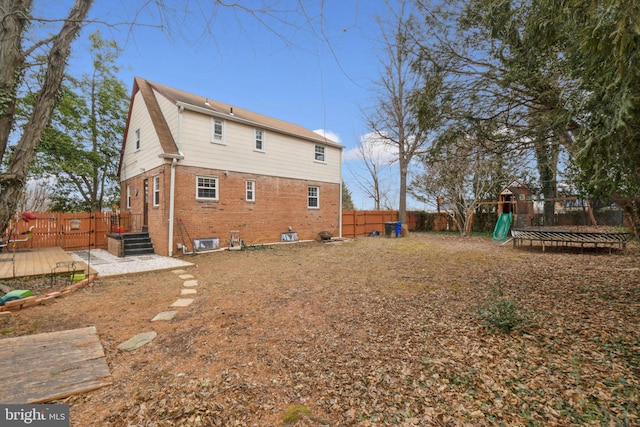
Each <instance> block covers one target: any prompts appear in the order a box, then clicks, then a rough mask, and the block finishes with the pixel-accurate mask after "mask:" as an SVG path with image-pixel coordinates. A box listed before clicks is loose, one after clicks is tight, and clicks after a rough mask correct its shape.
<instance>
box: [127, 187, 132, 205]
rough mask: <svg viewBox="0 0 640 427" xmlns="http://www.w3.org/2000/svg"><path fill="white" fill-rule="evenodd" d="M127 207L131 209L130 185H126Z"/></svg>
mask: <svg viewBox="0 0 640 427" xmlns="http://www.w3.org/2000/svg"><path fill="white" fill-rule="evenodd" d="M127 209H131V185H127Z"/></svg>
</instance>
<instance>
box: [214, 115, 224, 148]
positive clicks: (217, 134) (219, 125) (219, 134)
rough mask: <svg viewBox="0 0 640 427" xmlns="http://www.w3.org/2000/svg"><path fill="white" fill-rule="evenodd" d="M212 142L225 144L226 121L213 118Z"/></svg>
mask: <svg viewBox="0 0 640 427" xmlns="http://www.w3.org/2000/svg"><path fill="white" fill-rule="evenodd" d="M211 142H215V143H218V144H224V143H225V142H224V121H223V120H220V119H211Z"/></svg>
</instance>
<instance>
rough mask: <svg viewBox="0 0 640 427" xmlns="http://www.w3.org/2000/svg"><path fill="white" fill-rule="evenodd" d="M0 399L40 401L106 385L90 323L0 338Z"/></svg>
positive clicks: (106, 376)
mask: <svg viewBox="0 0 640 427" xmlns="http://www.w3.org/2000/svg"><path fill="white" fill-rule="evenodd" d="M0 372H1V373H2V380H1V384H2V385H1V386H0V402H2V403H20V404H27V403H42V402H50V401H52V400H55V399H62V398H64V397H67V396H71V395H74V394H81V393H86V392H88V391H91V390H95V389H98V388H100V387H104V386H107V385H110V384H111V383H112V378H111V372H110V371H109V367H108V366H107V362H106V360H105V356H104V350H103V348H102V344H100V340H99V339H98V334H97V332H96V328H95V327H94V326H90V327H88V328H82V329H73V330H68V331H60V332H50V333H45V334H37V335H28V336H24V337H17V338H7V339H3V340H0Z"/></svg>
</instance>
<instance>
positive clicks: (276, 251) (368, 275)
mask: <svg viewBox="0 0 640 427" xmlns="http://www.w3.org/2000/svg"><path fill="white" fill-rule="evenodd" d="M639 253H640V252H639V251H638V249H637V247H636V246H635V244H634V245H632V247H630V248H628V249H627V251H626V253H625V254H622V253H621V252H614V253H613V254H609V253H608V252H605V251H600V252H599V253H598V254H595V253H593V252H590V251H586V252H585V253H580V252H578V253H567V252H551V253H549V252H547V253H542V252H540V251H534V252H529V251H528V250H523V249H516V250H514V249H513V248H512V247H511V245H510V244H509V245H505V246H501V245H500V244H496V243H493V242H491V241H490V240H489V239H481V238H470V239H464V238H459V237H457V236H453V235H446V236H445V235H438V234H417V233H414V234H411V235H410V236H409V237H406V238H400V239H389V238H384V237H364V238H360V239H358V240H356V241H345V242H340V243H322V242H314V243H301V244H292V245H277V246H272V247H258V248H252V250H246V251H243V252H219V253H209V254H201V255H197V256H194V257H190V258H188V260H189V261H192V262H195V263H196V264H197V265H196V266H194V267H191V268H189V269H188V270H187V271H188V273H190V274H192V275H194V276H195V278H196V279H197V281H198V284H199V285H198V287H197V288H196V289H197V295H196V296H195V301H194V303H193V304H192V305H191V306H189V307H184V308H179V309H178V310H179V312H180V313H179V314H178V315H177V316H176V317H175V318H174V319H173V320H172V321H169V322H153V323H152V322H150V319H152V318H153V317H154V316H155V315H156V314H158V313H160V312H162V311H166V310H167V309H169V305H170V304H171V303H172V302H174V301H175V300H176V299H177V298H178V297H179V293H180V289H181V288H182V283H183V280H181V279H180V278H178V277H177V275H176V274H174V273H172V272H170V271H164V272H154V273H147V274H139V275H133V276H125V277H119V278H109V279H98V280H96V281H95V282H94V283H93V284H92V285H90V286H88V287H87V288H85V289H83V290H81V291H78V292H77V293H75V294H73V295H72V296H70V297H66V298H61V299H58V300H56V302H55V303H54V304H52V305H48V306H41V307H34V308H30V309H27V310H24V311H22V312H20V313H18V314H17V315H15V316H13V317H12V318H9V319H2V320H0V327H1V332H2V334H3V337H13V336H19V335H27V334H35V333H41V332H50V331H58V330H64V329H73V328H81V327H86V326H91V325H95V326H96V328H97V330H98V334H99V336H100V339H101V342H102V345H103V346H104V349H105V353H106V356H107V362H108V365H109V368H110V370H111V372H112V375H113V385H111V386H109V387H104V388H102V389H99V390H96V391H93V392H89V393H86V394H84V395H79V396H72V397H69V398H67V399H65V400H62V401H59V402H58V403H65V404H69V405H71V425H72V426H79V427H84V426H178V425H179V426H259V427H262V426H282V425H295V426H386V425H389V426H392V425H400V426H414V425H417V426H433V425H435V426H440V425H442V426H445V425H446V426H449V425H468V426H483V425H508V426H516V425H532V426H535V425H540V426H553V425H557V426H565V425H607V426H609V425H610V426H628V425H638V424H639V423H640V420H639V419H638V416H639V411H640V407H639V403H638V402H640V393H639V384H640V343H639V340H640V333H639V332H638V331H640V310H639V309H640V258H639V257H638V255H639ZM481 314H482V315H481ZM487 321H493V323H490V324H488V323H487ZM487 325H489V326H491V325H493V328H491V327H489V326H487ZM505 326H507V327H513V328H514V330H513V331H512V332H510V333H504V332H500V330H499V329H500V328H504V327H505ZM504 329H508V328H504ZM147 331H156V332H157V333H158V337H157V338H156V339H155V340H154V341H152V342H151V343H150V344H147V345H146V346H144V347H142V348H140V349H138V350H135V351H133V352H121V351H119V350H118V349H117V346H118V344H120V343H122V342H123V341H125V340H127V339H129V338H131V337H132V336H133V335H135V334H138V333H140V332H147ZM0 345H2V341H1V340H0Z"/></svg>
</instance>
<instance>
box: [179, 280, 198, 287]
mask: <svg viewBox="0 0 640 427" xmlns="http://www.w3.org/2000/svg"><path fill="white" fill-rule="evenodd" d="M182 286H184V287H185V288H195V287H196V286H198V281H197V280H185V282H184V283H183V284H182Z"/></svg>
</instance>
